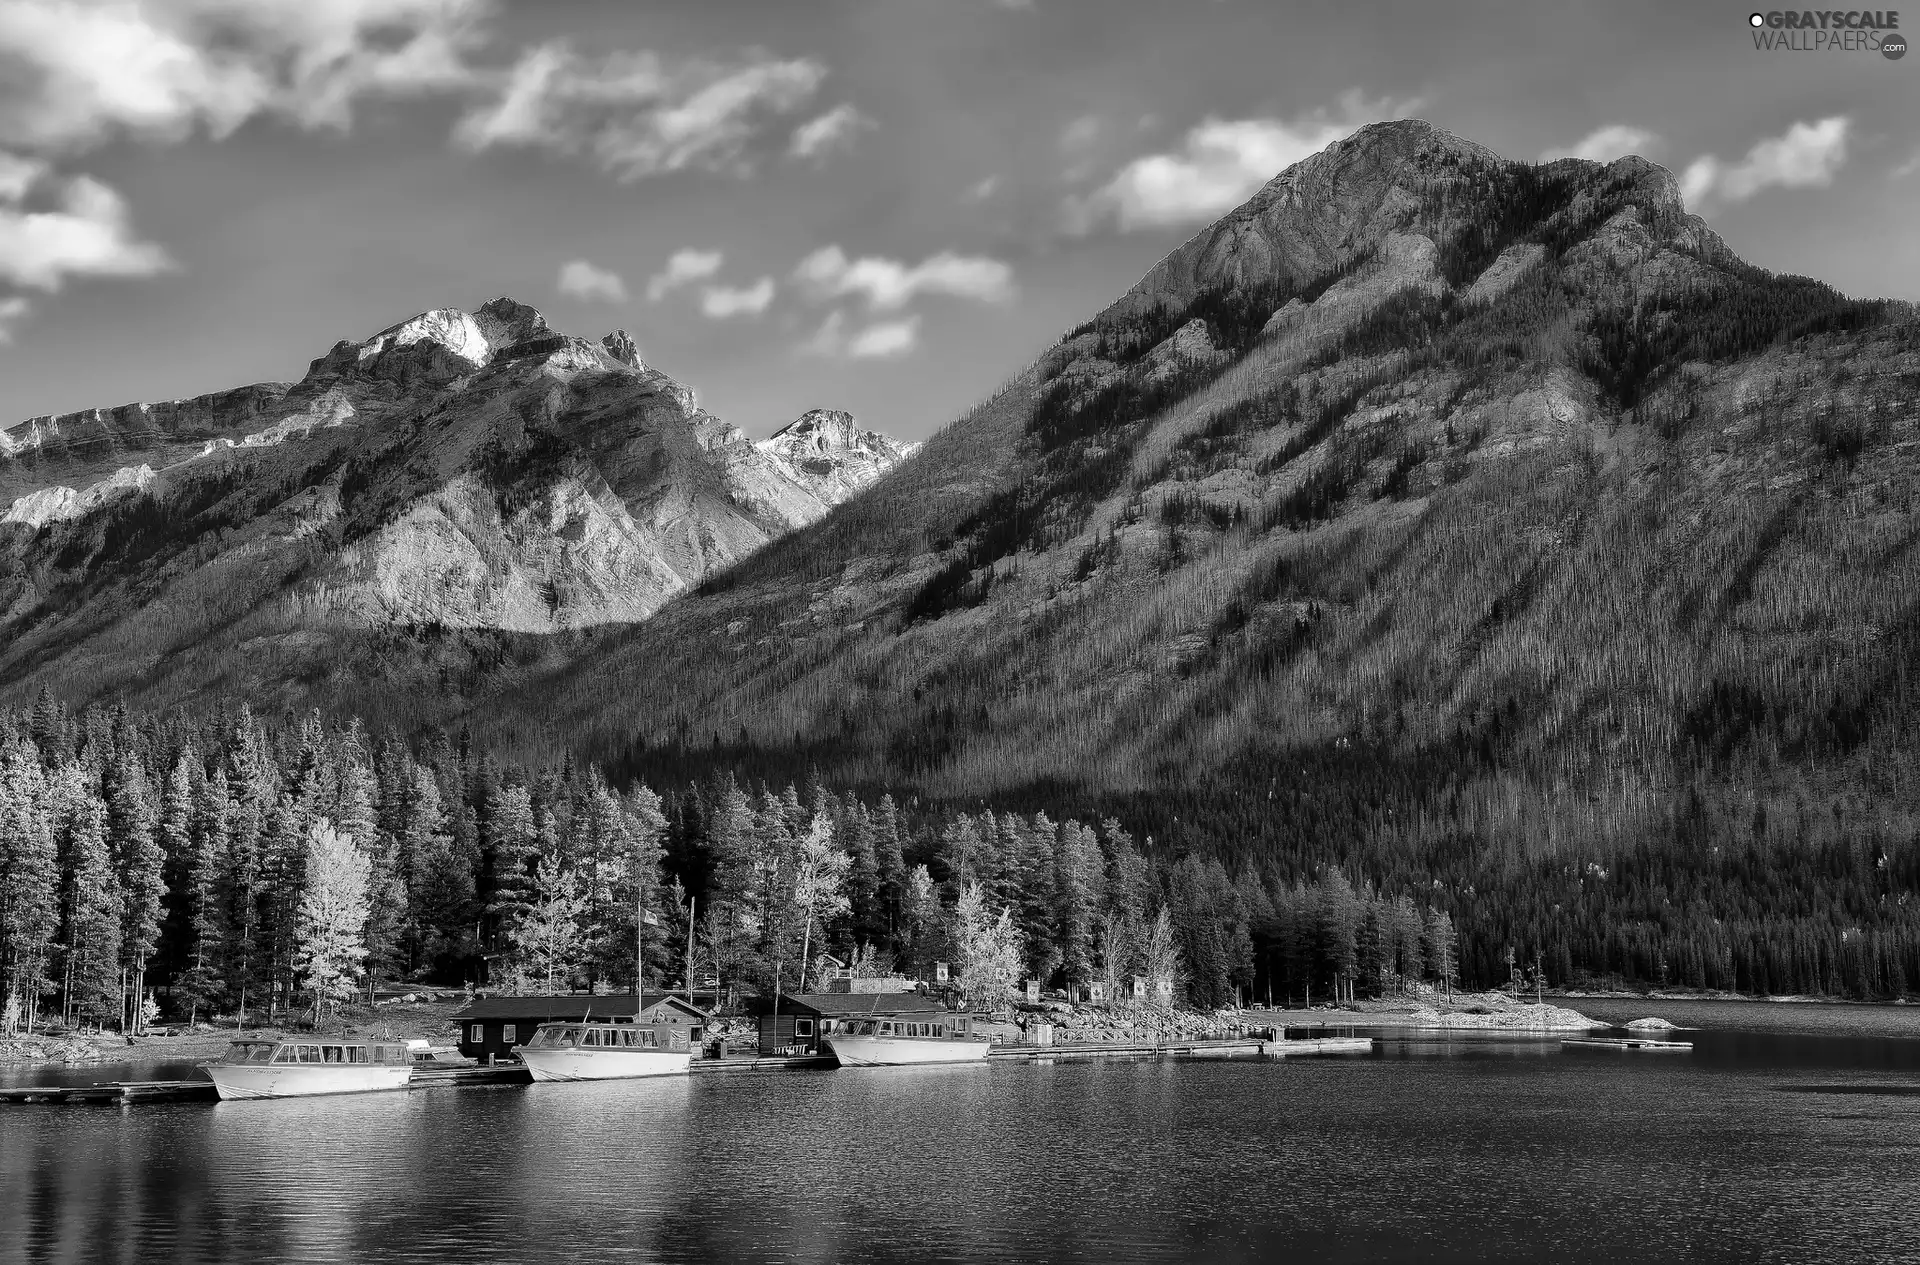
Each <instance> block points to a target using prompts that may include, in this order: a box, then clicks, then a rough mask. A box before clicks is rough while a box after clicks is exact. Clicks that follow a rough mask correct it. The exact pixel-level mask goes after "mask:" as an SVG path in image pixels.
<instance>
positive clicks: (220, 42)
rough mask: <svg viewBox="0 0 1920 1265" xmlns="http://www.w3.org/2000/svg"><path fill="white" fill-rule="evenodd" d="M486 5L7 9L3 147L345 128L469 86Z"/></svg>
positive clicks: (141, 3)
mask: <svg viewBox="0 0 1920 1265" xmlns="http://www.w3.org/2000/svg"><path fill="white" fill-rule="evenodd" d="M488 10H489V4H488V2H487V0H120V2H118V3H99V2H95V0H6V3H4V4H0V63H5V64H7V65H8V66H9V71H8V73H7V74H5V75H0V141H4V142H7V143H10V144H13V145H16V146H20V147H25V148H31V149H38V150H43V151H49V152H61V151H68V152H70V151H75V150H81V149H86V148H89V147H92V146H95V145H99V144H101V143H104V142H106V141H108V140H111V139H113V138H115V137H117V136H122V135H125V136H132V137H135V138H137V139H141V140H147V141H163V142H172V141H181V140H185V139H186V138H187V137H189V136H191V135H193V134H194V133H195V132H196V131H204V132H205V133H206V134H208V135H210V136H213V137H215V138H220V137H224V136H227V135H229V134H230V133H232V132H233V131H234V130H235V129H236V128H238V127H240V126H241V125H242V124H244V123H246V122H247V121H248V120H249V119H252V118H254V117H255V116H258V115H272V116H275V117H279V118H282V119H285V120H288V121H290V122H293V123H295V124H297V125H299V126H301V127H305V128H331V129H336V130H342V131H344V130H346V129H347V128H349V127H350V126H351V125H352V120H353V110H354V106H355V104H356V103H357V102H358V101H359V100H360V99H362V98H364V97H374V96H385V97H414V96H421V95H425V94H431V93H437V92H444V91H449V90H457V89H462V88H465V87H467V86H468V85H470V84H471V83H472V82H473V80H474V76H475V72H474V71H473V70H472V68H471V67H470V65H469V64H468V61H467V54H468V53H469V51H470V50H472V49H474V48H476V47H477V46H478V45H479V44H480V43H481V42H483V35H482V31H481V23H482V19H483V18H484V17H485V15H486V14H487V12H488Z"/></svg>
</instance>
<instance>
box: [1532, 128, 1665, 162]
mask: <svg viewBox="0 0 1920 1265" xmlns="http://www.w3.org/2000/svg"><path fill="white" fill-rule="evenodd" d="M1659 144H1660V138H1659V137H1658V136H1657V135H1655V134H1654V133H1652V132H1649V131H1647V130H1646V129H1645V128H1643V127H1633V126H1631V125H1629V124H1626V123H1608V124H1607V125H1606V126H1604V127H1596V128H1595V129H1593V131H1591V132H1588V133H1587V134H1586V135H1585V136H1583V137H1581V138H1580V139H1579V140H1578V141H1575V142H1574V144H1573V147H1572V148H1571V149H1550V150H1548V151H1547V152H1546V153H1544V154H1542V155H1540V161H1541V162H1543V163H1546V162H1552V161H1553V160H1554V159H1556V158H1585V159H1587V160H1588V161H1589V162H1597V163H1610V162H1612V161H1613V160H1614V159H1616V158H1625V157H1626V156H1627V155H1628V154H1641V155H1645V154H1648V153H1650V152H1652V151H1653V150H1654V149H1656V148H1657V147H1658V146H1659Z"/></svg>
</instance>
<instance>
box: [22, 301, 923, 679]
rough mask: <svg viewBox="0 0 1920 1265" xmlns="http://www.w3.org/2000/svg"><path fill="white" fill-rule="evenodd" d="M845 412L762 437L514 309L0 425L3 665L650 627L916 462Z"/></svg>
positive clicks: (632, 356)
mask: <svg viewBox="0 0 1920 1265" xmlns="http://www.w3.org/2000/svg"><path fill="white" fill-rule="evenodd" d="M809 416H813V415H809ZM832 416H833V417H834V418H835V419H836V421H835V423H834V424H833V425H827V426H821V425H818V424H816V425H814V426H812V427H811V428H810V429H809V428H806V427H803V426H802V423H805V422H806V419H805V418H803V419H802V422H801V423H795V424H794V426H790V427H788V428H787V431H783V432H782V434H783V435H784V434H787V433H788V432H794V431H795V428H796V427H800V428H802V430H804V431H805V432H806V434H807V435H808V436H809V439H810V442H809V443H807V444H806V445H805V446H806V448H807V453H806V456H805V458H804V459H801V458H800V456H799V448H800V447H801V446H802V445H801V443H800V441H799V438H798V437H797V432H796V438H795V440H794V442H793V443H792V444H791V445H789V446H788V447H782V446H781V445H779V444H778V443H776V444H774V445H773V446H771V447H767V448H763V447H762V446H760V445H756V444H755V443H754V442H752V441H751V440H749V439H747V438H746V436H745V435H744V434H742V433H741V432H740V431H739V430H738V429H737V428H735V427H733V426H730V425H728V424H726V423H725V422H723V421H721V420H720V419H719V418H717V417H715V416H714V415H713V414H711V413H709V412H707V411H706V410H704V409H702V408H700V407H699V405H698V403H697V401H696V400H695V397H694V393H693V392H692V391H691V390H690V389H688V388H687V387H685V386H682V385H681V384H679V383H677V382H675V381H674V380H673V379H671V378H669V377H668V376H666V375H665V374H663V373H660V372H658V371H656V370H654V369H651V368H649V367H648V366H647V365H646V364H645V363H644V362H643V361H642V360H641V358H640V355H639V353H638V350H637V349H636V348H635V346H634V344H633V340H632V339H631V338H630V337H629V336H628V335H627V334H626V333H625V332H624V331H621V332H616V333H614V334H611V335H608V336H607V337H606V338H605V339H604V340H602V341H600V342H598V343H596V342H591V341H589V340H586V339H582V338H577V337H573V336H570V335H566V334H563V333H560V332H559V331H556V330H554V329H553V328H552V327H550V326H549V325H548V323H547V321H546V319H545V318H544V317H543V316H542V315H541V314H540V313H539V312H537V311H535V310H534V309H533V308H531V307H527V306H526V305H524V304H520V303H516V302H513V301H512V300H509V299H499V300H495V301H494V302H492V303H488V304H487V305H485V306H484V307H481V308H479V309H478V310H476V311H473V312H470V313H469V312H462V311H458V310H454V309H443V310H438V311H432V312H426V313H423V314H421V315H419V316H416V317H414V318H412V319H410V320H407V321H403V322H401V323H400V324H397V325H394V326H392V327H390V328H388V329H385V330H382V331H380V332H379V333H377V334H375V335H373V336H372V337H371V338H367V339H365V340H363V341H358V342H356V341H350V340H345V341H342V342H340V343H338V344H336V345H335V346H334V348H333V349H332V350H331V351H329V352H328V353H327V354H326V355H324V356H322V357H320V358H318V359H316V360H315V361H313V363H312V365H311V367H310V368H309V369H308V371H307V374H306V376H305V377H304V378H302V379H301V380H300V381H299V382H297V383H292V384H287V383H261V384H257V385H254V386H250V387H243V388H240V389H238V390H234V391H227V392H222V393H219V394H216V395H209V396H202V397H199V398H196V399H192V400H184V401H178V402H174V403H168V404H158V405H147V404H134V405H127V406H125V407H122V408H116V409H97V410H91V411H88V412H83V413H75V414H68V415H65V416H60V417H39V418H33V419H30V420H28V421H27V422H26V423H24V424H22V425H20V426H16V427H14V428H12V429H9V430H7V431H4V432H0V505H4V506H5V507H6V508H5V511H4V513H3V514H0V677H4V679H6V680H9V681H12V682H26V681H33V682H36V683H44V682H53V683H55V684H60V685H62V687H63V689H65V690H75V691H80V692H88V693H92V692H120V691H126V692H129V693H132V694H135V695H140V694H146V695H148V696H153V695H154V694H155V693H156V692H157V694H158V695H159V696H163V697H169V698H177V697H184V696H186V695H189V694H192V693H195V692H197V691H199V690H201V689H204V688H213V689H220V690H231V691H233V692H238V693H247V694H249V695H252V694H253V693H254V691H255V690H256V688H260V689H264V690H266V691H268V692H269V694H268V696H272V694H273V692H275V691H277V692H278V696H279V697H281V698H284V699H286V700H288V701H290V702H297V701H299V700H300V699H301V698H307V697H308V696H309V691H312V690H314V689H315V687H318V691H319V694H320V696H322V697H325V695H326V690H327V689H328V688H329V687H328V686H327V685H326V682H328V681H333V682H336V683H338V684H339V685H340V686H341V688H342V689H343V690H345V691H346V692H347V693H348V694H355V693H359V694H364V693H365V692H366V683H365V681H364V680H363V678H364V677H365V676H366V675H367V673H366V671H365V663H364V660H362V661H359V662H356V659H357V657H358V656H359V655H360V654H361V652H362V651H364V650H365V649H366V647H367V645H368V644H369V641H368V639H369V637H372V638H373V639H374V641H375V642H380V641H381V639H382V638H387V634H389V633H395V634H396V635H398V636H400V637H401V639H402V641H404V640H406V639H409V638H417V637H418V636H419V635H423V634H427V633H431V634H433V635H444V634H445V633H446V632H447V631H448V630H466V631H467V632H470V633H473V634H476V635H477V636H478V637H479V638H480V639H481V640H484V639H485V638H486V637H487V636H490V635H493V634H503V635H504V634H529V635H535V634H537V635H549V636H550V635H552V634H555V633H561V632H565V631H568V630H576V629H581V628H588V627H593V626H596V625H605V624H617V623H622V622H631V621H635V620H642V619H645V618H646V617H648V616H649V615H651V614H652V613H653V612H654V611H655V610H657V609H658V608H659V606H660V605H661V604H662V603H663V602H665V601H667V600H668V599H669V598H671V597H672V596H673V595H674V594H676V593H678V592H680V591H682V590H684V589H685V588H687V587H688V586H689V585H690V584H694V583H698V582H699V581H700V580H701V579H702V578H703V577H705V576H707V575H708V574H710V573H711V572H713V571H714V570H715V569H717V568H722V567H725V566H728V565H731V564H733V563H736V562H738V561H740V560H741V559H743V558H745V557H747V556H748V555H750V554H751V553H753V552H754V551H755V550H757V549H760V548H762V547H763V546H765V545H766V543H767V542H768V541H770V540H772V539H775V538H777V537H778V536H780V535H781V534H783V533H785V532H788V531H791V530H792V529H794V528H796V527H799V526H801V525H804V524H806V523H809V522H812V521H813V520H815V519H817V518H819V517H820V516H821V515H822V514H824V513H825V512H826V511H827V510H828V509H829V508H830V507H831V506H832V505H834V504H836V503H837V502H838V501H840V500H841V499H844V497H845V496H847V495H848V494H849V493H850V492H851V490H852V489H854V488H855V487H858V486H862V485H864V484H865V483H869V482H871V481H872V480H873V479H875V478H877V477H878V476H879V474H880V473H881V472H883V471H884V470H886V469H887V468H889V467H890V466H891V465H892V464H894V463H896V462H898V461H899V460H900V459H901V458H902V456H903V455H904V450H903V449H901V447H900V446H899V445H896V444H894V443H893V442H892V441H891V440H888V439H886V438H885V437H884V436H879V435H876V434H874V433H872V432H869V431H862V430H859V429H858V428H857V427H856V426H854V424H853V422H852V419H851V418H849V417H847V415H846V414H834V415H832ZM789 448H791V449H792V451H789ZM387 640H389V641H390V640H391V638H387ZM509 640H510V638H509ZM491 644H493V645H496V646H497V645H502V644H506V643H505V642H504V641H498V640H496V641H495V642H493V643H491ZM396 653H399V654H401V657H402V658H408V657H409V656H410V655H411V657H413V658H417V659H418V660H419V665H425V666H422V667H421V670H423V671H429V672H430V670H431V668H432V666H433V660H435V659H436V658H438V657H439V656H437V655H435V654H413V653H412V652H408V651H406V650H405V648H404V647H401V648H400V649H399V650H397V651H396ZM419 665H416V666H419ZM430 679H431V677H430V678H429V680H430ZM415 688H416V690H419V689H421V688H425V689H432V688H433V687H432V686H431V684H427V685H425V686H424V687H422V686H416V687H415ZM428 705H429V706H430V703H429V704H428Z"/></svg>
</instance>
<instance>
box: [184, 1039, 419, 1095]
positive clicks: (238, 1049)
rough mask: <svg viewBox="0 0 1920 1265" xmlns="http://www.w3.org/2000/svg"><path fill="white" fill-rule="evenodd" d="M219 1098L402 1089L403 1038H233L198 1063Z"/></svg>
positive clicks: (408, 1062) (405, 1067)
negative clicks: (218, 1055)
mask: <svg viewBox="0 0 1920 1265" xmlns="http://www.w3.org/2000/svg"><path fill="white" fill-rule="evenodd" d="M201 1070H202V1071H204V1072H205V1073H206V1074H207V1078H208V1079H209V1080H211V1081H212V1082H213V1088H214V1091H215V1092H216V1093H218V1094H219V1095H220V1097H221V1098H223V1099H226V1098H305V1097H309V1096H311V1095H315V1094H364V1093H371V1092H373V1091H375V1090H383V1089H405V1088H406V1087H407V1082H408V1081H410V1080H412V1079H413V1055H412V1053H411V1052H410V1051H409V1050H408V1049H407V1046H406V1043H405V1042H403V1041H353V1040H347V1039H344V1038H339V1037H334V1038H328V1037H288V1038H284V1039H280V1040H269V1039H265V1038H262V1039H257V1040H239V1041H235V1042H233V1043H232V1045H230V1046H228V1047H227V1053H226V1054H225V1056H224V1057H222V1058H220V1059H217V1060H216V1061H214V1062H212V1063H203V1064H201Z"/></svg>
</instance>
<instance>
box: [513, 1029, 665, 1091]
mask: <svg viewBox="0 0 1920 1265" xmlns="http://www.w3.org/2000/svg"><path fill="white" fill-rule="evenodd" d="M691 1054H692V1052H691V1050H690V1049H689V1048H688V1043H687V1030H686V1029H685V1028H684V1027H680V1026H678V1025H675V1024H649V1023H614V1022H600V1023H566V1022H560V1023H543V1024H541V1025H540V1026H539V1027H538V1028H536V1029H535V1030H534V1033H533V1039H532V1040H531V1041H529V1042H527V1043H526V1044H525V1045H523V1046H521V1047H520V1061H521V1062H523V1063H525V1064H526V1065H527V1070H528V1071H529V1072H531V1073H533V1079H535V1080H536V1081H609V1080H625V1079H627V1078H629V1077H634V1076H676V1075H681V1074H684V1073H685V1072H686V1070H687V1064H688V1062H689V1061H690V1059H691Z"/></svg>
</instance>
